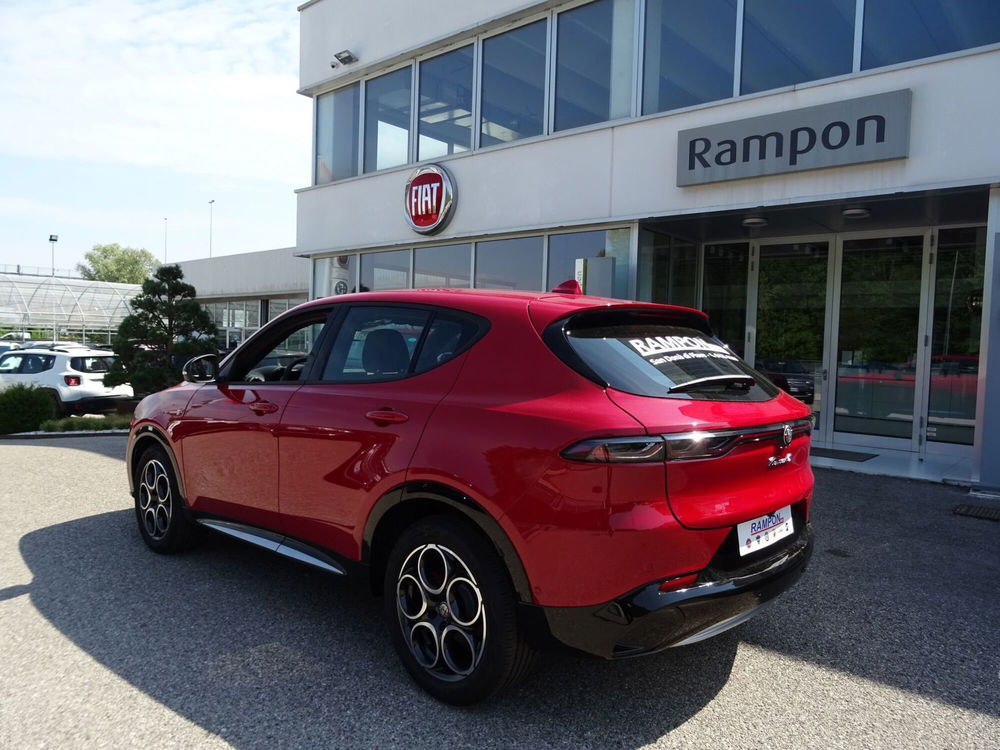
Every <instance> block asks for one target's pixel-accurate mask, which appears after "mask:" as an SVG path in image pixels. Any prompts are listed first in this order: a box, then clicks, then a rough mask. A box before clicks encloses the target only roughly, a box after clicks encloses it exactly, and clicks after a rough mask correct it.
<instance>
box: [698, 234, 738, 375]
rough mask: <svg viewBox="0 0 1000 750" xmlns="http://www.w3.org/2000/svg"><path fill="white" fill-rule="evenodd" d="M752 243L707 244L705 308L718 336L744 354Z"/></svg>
mask: <svg viewBox="0 0 1000 750" xmlns="http://www.w3.org/2000/svg"><path fill="white" fill-rule="evenodd" d="M749 260H750V246H749V245H748V244H747V243H746V242H735V243H732V244H728V245H705V289H704V294H703V297H702V308H701V309H702V310H704V311H705V312H706V313H708V321H709V323H710V324H711V326H712V330H713V331H714V332H715V335H716V336H718V337H719V338H720V339H722V340H723V341H724V342H725V343H727V344H729V347H730V348H731V349H732V350H733V351H734V352H735V353H736V354H738V355H740V356H741V357H742V356H743V354H744V350H745V347H744V345H743V341H744V335H745V334H746V325H747V313H746V310H747V267H748V263H749Z"/></svg>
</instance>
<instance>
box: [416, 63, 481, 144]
mask: <svg viewBox="0 0 1000 750" xmlns="http://www.w3.org/2000/svg"><path fill="white" fill-rule="evenodd" d="M418 128H419V129H418V133H419V135H420V137H419V139H418V144H417V150H418V155H417V159H418V160H423V159H436V158H437V157H439V156H448V155H449V154H458V153H461V152H462V151H468V150H469V149H470V148H472V45H469V46H468V47H462V49H457V50H455V51H453V52H448V53H446V54H443V55H438V56H437V57H432V58H431V59H430V60H424V61H423V62H422V63H420V124H419V126H418Z"/></svg>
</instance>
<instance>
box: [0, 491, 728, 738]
mask: <svg viewBox="0 0 1000 750" xmlns="http://www.w3.org/2000/svg"><path fill="white" fill-rule="evenodd" d="M20 551H21V555H22V557H23V558H24V560H25V562H26V563H27V565H28V566H29V567H30V569H31V572H32V574H33V576H34V578H33V581H32V582H31V584H30V585H27V586H14V587H11V588H10V589H7V590H4V591H0V599H3V598H10V597H13V596H21V595H25V594H27V595H29V596H30V597H31V601H32V604H33V605H34V606H35V607H36V608H37V610H38V611H39V612H40V613H41V614H42V615H44V616H45V617H46V618H47V619H48V620H49V621H50V622H51V623H52V624H53V625H54V626H55V627H57V628H58V629H59V630H60V631H61V632H62V633H63V634H64V635H66V636H67V637H68V638H70V639H71V640H72V641H73V642H74V643H75V644H76V645H77V646H79V647H80V648H82V649H83V650H84V651H85V652H86V653H88V654H89V655H90V656H92V657H93V658H95V659H96V660H97V661H98V662H100V663H101V664H103V665H104V666H106V667H107V668H109V669H111V670H112V671H113V672H115V673H116V674H117V675H119V676H120V677H122V678H124V679H125V680H127V681H128V682H130V683H131V684H133V685H135V686H136V687H137V688H139V689H140V690H142V691H144V692H145V693H147V694H148V695H150V696H151V697H152V698H154V699H155V700H157V701H158V702H160V703H161V704H163V705H164V706H166V707H168V708H170V709H172V710H173V711H175V712H177V713H178V714H180V715H182V716H184V717H186V718H188V719H190V720H191V721H193V722H195V723H197V724H198V725H199V726H201V727H203V728H204V729H206V730H208V731H210V732H212V733H214V734H217V735H218V736H220V737H222V738H223V739H225V740H226V741H228V742H230V743H232V744H233V745H235V746H237V747H241V748H249V747H274V746H277V745H281V746H300V747H309V746H320V745H323V746H332V747H345V746H359V745H370V744H372V743H373V742H375V741H376V738H378V741H379V744H384V743H385V742H386V741H388V742H389V744H392V745H399V746H414V747H419V746H429V745H434V744H436V743H438V742H439V741H440V738H441V737H455V736H463V737H466V738H467V741H468V742H467V744H469V745H491V746H497V747H504V746H511V745H515V744H516V745H521V746H541V745H560V746H565V745H574V746H581V745H582V746H602V747H637V746H641V745H644V744H647V743H650V742H653V741H655V740H656V739H658V738H659V737H662V736H663V735H664V734H667V733H668V732H669V731H670V730H671V729H672V728H674V727H676V726H678V725H680V724H682V723H684V722H685V721H687V719H689V718H690V717H691V716H693V715H694V714H696V713H697V712H699V711H700V710H701V709H702V708H703V707H704V706H705V705H706V704H708V703H709V702H710V701H711V700H712V699H713V698H714V697H715V695H716V694H717V693H718V691H719V690H720V689H721V688H722V687H723V686H724V685H725V684H726V682H727V679H728V677H729V673H730V670H731V668H732V665H733V661H734V659H735V654H736V648H737V643H738V641H737V639H736V637H735V636H732V635H729V634H727V635H724V636H722V637H720V638H718V639H716V640H714V641H713V642H710V643H707V644H698V645H695V646H691V647H688V648H685V649H679V650H676V651H668V652H666V653H664V654H661V655H658V656H654V657H650V658H647V659H641V660H635V661H626V662H614V663H611V662H605V661H602V660H599V659H591V658H588V657H585V656H582V655H581V656H578V655H576V654H572V653H564V652H556V653H551V654H547V655H546V656H545V658H544V659H543V662H542V664H541V665H540V668H539V669H538V670H537V671H536V672H535V674H533V675H532V676H531V677H529V678H528V680H527V681H526V682H525V683H524V684H522V685H521V686H519V687H518V688H516V689H514V690H511V691H508V692H507V693H506V694H504V695H502V696H501V697H499V698H498V699H496V700H495V701H493V702H491V703H487V704H485V705H483V706H479V707H476V708H472V709H454V708H450V707H447V706H444V705H442V704H439V703H437V702H436V701H434V700H433V699H431V698H428V697H427V696H426V695H424V694H423V693H422V692H421V691H420V690H419V689H418V688H417V687H416V686H415V685H414V684H413V683H412V682H411V681H410V679H409V677H408V675H407V674H406V673H405V671H404V670H403V668H402V666H401V665H400V663H399V661H398V659H397V657H396V655H395V653H394V652H393V650H392V648H391V646H389V642H388V637H387V635H386V633H385V631H384V627H383V622H382V616H381V607H380V605H379V602H378V600H376V599H374V598H373V597H370V596H368V595H366V594H365V593H364V592H361V591H358V590H355V589H354V588H352V587H350V586H348V585H346V584H344V583H342V582H340V581H338V580H337V579H334V578H331V577H329V576H327V575H325V574H322V573H319V572H314V571H313V570H311V569H309V568H305V567H302V566H299V565H297V564H295V563H292V562H288V561H285V560H283V559H280V558H277V557H274V556H272V555H269V554H267V553H265V552H262V551H258V550H256V549H254V548H251V547H248V546H245V545H242V544H239V543H238V542H232V541H230V540H228V539H225V538H221V537H217V536H215V535H211V536H209V537H208V540H207V543H206V544H203V545H202V546H200V547H199V548H197V549H196V550H194V551H192V552H190V553H187V554H184V555H177V556H172V557H164V556H159V555H155V554H153V553H151V552H149V551H148V550H147V549H146V548H145V546H144V545H143V544H142V542H141V540H140V539H139V536H138V532H137V531H136V530H135V520H134V514H133V512H132V511H131V510H122V511H115V512H111V513H104V514H101V515H95V516H90V517H87V518H82V519H79V520H74V521H70V522H67V523H62V524H58V525H54V526H49V527H47V528H44V529H40V530H38V531H35V532H32V533H30V534H27V535H25V536H24V537H22V539H21V542H20Z"/></svg>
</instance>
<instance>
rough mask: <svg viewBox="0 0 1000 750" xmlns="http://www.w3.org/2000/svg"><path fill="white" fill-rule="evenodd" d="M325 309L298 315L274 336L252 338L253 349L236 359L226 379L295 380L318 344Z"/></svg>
mask: <svg viewBox="0 0 1000 750" xmlns="http://www.w3.org/2000/svg"><path fill="white" fill-rule="evenodd" d="M328 316H329V310H317V311H316V312H315V313H313V314H310V315H306V316H304V317H300V318H299V319H298V321H297V323H291V325H290V327H284V328H281V329H278V330H276V331H275V332H274V336H276V337H277V339H276V340H275V338H271V339H270V340H268V339H263V340H261V341H257V342H254V344H253V349H252V350H248V352H247V355H246V356H245V357H243V358H239V359H238V360H237V365H236V367H235V368H234V369H233V371H232V377H231V378H230V380H232V381H233V382H247V383H271V382H277V381H286V382H287V381H295V380H298V379H299V378H300V377H301V375H302V372H303V371H304V370H305V368H306V366H307V365H308V364H309V361H310V359H311V358H312V356H313V354H314V353H315V349H316V347H317V345H318V344H319V340H320V335H321V334H322V332H323V327H324V325H325V324H326V319H327V317H328Z"/></svg>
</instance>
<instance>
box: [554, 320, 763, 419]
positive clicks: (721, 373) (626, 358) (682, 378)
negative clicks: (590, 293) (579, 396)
mask: <svg viewBox="0 0 1000 750" xmlns="http://www.w3.org/2000/svg"><path fill="white" fill-rule="evenodd" d="M561 334H562V337H563V339H564V341H565V343H566V345H567V347H568V349H564V350H563V351H562V352H560V351H559V348H560V347H555V348H556V353H557V354H559V355H560V356H562V357H563V359H564V360H566V361H567V363H568V364H569V365H570V366H573V367H575V369H578V370H580V371H581V373H582V374H584V375H588V376H590V377H592V379H596V380H599V381H601V382H602V384H604V385H607V386H609V387H611V388H615V389H616V390H619V391H624V392H626V393H634V394H636V395H639V396H652V397H654V398H684V399H698V400H707V401H767V400H769V399H771V398H774V397H775V396H776V395H778V388H777V387H776V386H775V385H774V384H773V383H771V382H770V381H769V380H768V379H767V378H765V377H764V376H763V375H761V374H760V373H759V372H757V371H756V370H754V369H753V368H752V367H750V366H749V365H748V364H747V363H746V362H744V361H743V360H741V359H740V358H739V357H737V356H736V355H735V354H733V352H732V350H730V349H729V347H727V346H726V345H725V344H723V343H722V342H721V341H719V339H717V338H715V337H714V336H712V335H711V334H709V333H707V332H706V331H702V330H698V329H696V328H692V327H689V326H687V325H683V324H681V323H679V322H678V320H677V319H671V318H664V319H662V320H656V319H655V318H653V317H651V316H649V315H645V316H643V317H642V319H641V320H637V319H635V317H634V316H627V315H626V316H622V317H621V318H620V319H619V320H618V321H616V320H614V319H613V318H611V319H609V316H607V315H604V316H601V317H600V318H598V319H596V320H593V319H592V320H589V321H588V320H587V316H581V317H580V318H579V319H577V320H573V319H570V321H568V322H567V323H565V324H564V325H563V326H562V327H561ZM565 355H569V356H565ZM588 371H589V372H588Z"/></svg>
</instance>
